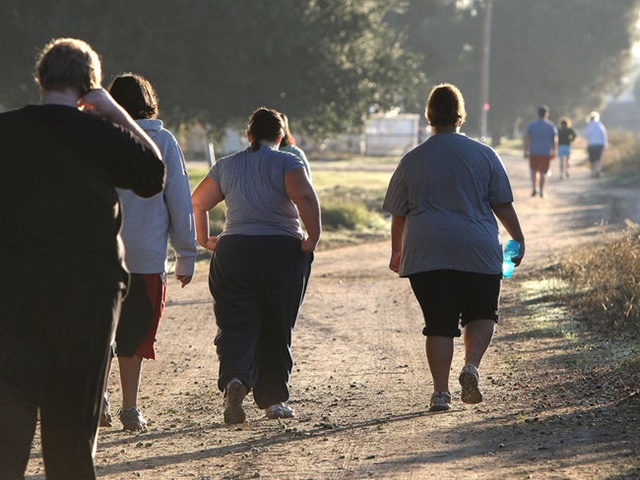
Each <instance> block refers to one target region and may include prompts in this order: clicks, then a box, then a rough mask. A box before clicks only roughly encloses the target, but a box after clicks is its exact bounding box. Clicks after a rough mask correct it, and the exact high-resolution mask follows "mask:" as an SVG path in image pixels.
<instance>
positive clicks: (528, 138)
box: [522, 133, 531, 158]
mask: <svg viewBox="0 0 640 480" xmlns="http://www.w3.org/2000/svg"><path fill="white" fill-rule="evenodd" d="M522 143H523V149H524V158H529V148H530V147H531V135H530V134H528V133H525V135H524V139H523V140H522Z"/></svg>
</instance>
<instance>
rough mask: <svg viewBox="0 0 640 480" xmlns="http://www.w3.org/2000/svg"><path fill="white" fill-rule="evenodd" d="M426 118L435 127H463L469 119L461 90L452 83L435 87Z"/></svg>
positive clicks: (428, 102)
mask: <svg viewBox="0 0 640 480" xmlns="http://www.w3.org/2000/svg"><path fill="white" fill-rule="evenodd" d="M425 116H426V118H427V121H428V122H429V123H430V124H431V125H433V126H438V125H441V126H456V127H459V126H461V125H462V124H463V123H464V121H465V120H466V118H467V111H466V110H465V107H464V97H463V96H462V92H460V89H458V87H456V86H455V85H452V84H450V83H441V84H440V85H436V86H435V87H433V89H431V93H430V94H429V99H428V100H427V107H426V109H425Z"/></svg>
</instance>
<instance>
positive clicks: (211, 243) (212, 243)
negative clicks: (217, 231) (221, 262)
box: [198, 237, 218, 252]
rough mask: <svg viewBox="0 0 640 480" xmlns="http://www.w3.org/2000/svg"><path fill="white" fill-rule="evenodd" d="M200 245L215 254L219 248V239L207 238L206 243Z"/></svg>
mask: <svg viewBox="0 0 640 480" xmlns="http://www.w3.org/2000/svg"><path fill="white" fill-rule="evenodd" d="M198 243H200V246H202V247H203V248H206V249H207V250H211V251H212V252H213V251H215V249H216V247H217V246H218V237H207V239H206V240H205V241H204V242H198Z"/></svg>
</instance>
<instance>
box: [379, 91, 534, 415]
mask: <svg viewBox="0 0 640 480" xmlns="http://www.w3.org/2000/svg"><path fill="white" fill-rule="evenodd" d="M426 118H427V120H428V122H429V124H430V125H431V128H432V131H433V135H432V136H430V137H429V138H428V139H427V140H426V141H424V142H423V143H422V144H420V145H418V146H417V147H415V148H414V149H413V150H410V151H409V152H407V153H406V154H405V155H404V156H403V157H402V159H401V161H400V163H399V165H398V167H397V168H396V170H395V172H394V173H393V176H392V177H391V180H390V182H389V187H388V189H387V192H386V195H385V199H384V203H383V208H384V210H386V211H387V212H389V213H390V214H391V215H392V218H391V258H390V260H389V268H390V269H391V270H392V271H394V272H396V273H398V274H399V275H400V276H401V277H408V278H409V281H410V283H411V288H412V290H413V293H414V294H415V297H416V299H417V300H418V303H419V304H420V307H421V309H422V313H423V315H424V322H425V327H424V329H423V331H422V332H423V334H424V335H425V336H426V353H427V362H428V364H429V370H430V371H431V376H432V380H433V387H434V392H433V394H432V396H431V401H430V407H429V408H430V410H431V411H445V410H449V409H450V408H451V401H452V397H451V390H450V388H449V374H450V370H451V364H452V360H453V353H454V338H456V337H459V336H461V331H460V326H462V328H463V329H464V352H465V359H464V368H463V369H462V371H461V372H460V376H459V382H460V384H461V386H462V393H461V399H462V401H463V402H464V403H471V404H475V403H479V402H481V401H482V400H483V395H482V392H481V390H480V388H479V380H480V374H479V367H480V363H481V361H482V358H483V356H484V354H485V352H486V350H487V348H488V346H489V344H490V343H491V339H492V337H493V331H494V326H495V324H496V322H497V320H498V314H497V310H498V299H499V295H500V283H501V277H502V274H501V271H502V251H501V246H500V239H499V230H498V226H497V223H496V218H495V217H497V218H498V220H500V222H501V223H502V225H503V226H504V227H505V228H506V230H507V232H508V233H509V235H511V237H512V238H513V239H515V240H517V241H518V242H519V243H520V247H521V248H520V254H519V255H518V256H517V257H516V258H514V259H513V261H514V263H515V264H516V265H519V264H520V262H521V261H522V258H523V256H524V254H525V239H524V235H523V233H522V229H521V227H520V222H519V220H518V215H517V213H516V210H515V208H514V206H513V194H512V191H511V186H510V183H509V179H508V177H507V173H506V171H505V169H504V165H503V163H502V160H501V159H500V157H499V156H498V155H497V154H496V152H495V151H494V150H493V149H491V147H489V146H487V145H485V144H483V143H480V142H478V141H476V140H472V139H471V138H469V137H467V136H465V135H462V134H460V133H459V129H460V127H461V125H462V124H463V123H464V121H465V118H466V111H465V106H464V98H463V96H462V93H461V92H460V90H459V89H458V88H457V87H455V86H454V85H451V84H448V83H445V84H440V85H438V86H436V87H434V88H433V89H432V90H431V93H430V95H429V99H428V101H427V107H426Z"/></svg>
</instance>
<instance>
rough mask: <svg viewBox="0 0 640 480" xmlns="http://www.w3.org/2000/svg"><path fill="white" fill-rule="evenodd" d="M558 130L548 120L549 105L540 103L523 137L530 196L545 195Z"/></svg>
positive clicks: (554, 153) (541, 196)
mask: <svg viewBox="0 0 640 480" xmlns="http://www.w3.org/2000/svg"><path fill="white" fill-rule="evenodd" d="M557 143H558V130H557V128H556V126H555V125H554V124H553V122H551V121H550V120H549V107H548V106H546V105H541V106H540V107H539V108H538V119H537V120H534V121H532V122H531V123H529V125H528V126H527V131H526V134H525V137H524V157H525V158H528V159H529V169H530V172H531V184H532V186H533V189H532V192H531V196H532V197H535V196H536V195H540V198H543V197H544V195H545V191H544V188H545V182H546V179H547V173H549V165H550V163H551V160H552V159H554V158H555V156H556V145H557Z"/></svg>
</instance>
